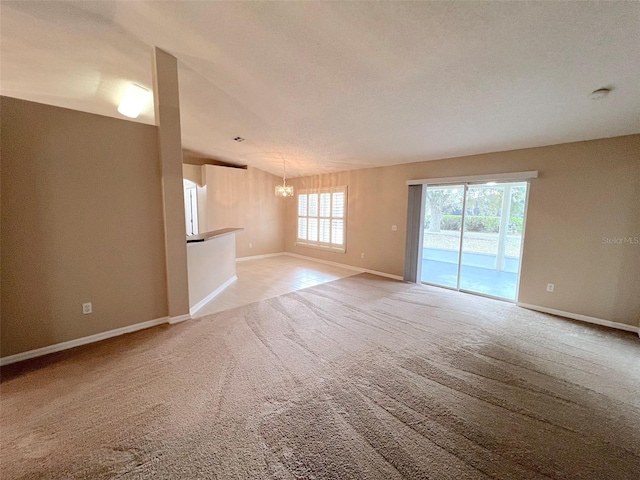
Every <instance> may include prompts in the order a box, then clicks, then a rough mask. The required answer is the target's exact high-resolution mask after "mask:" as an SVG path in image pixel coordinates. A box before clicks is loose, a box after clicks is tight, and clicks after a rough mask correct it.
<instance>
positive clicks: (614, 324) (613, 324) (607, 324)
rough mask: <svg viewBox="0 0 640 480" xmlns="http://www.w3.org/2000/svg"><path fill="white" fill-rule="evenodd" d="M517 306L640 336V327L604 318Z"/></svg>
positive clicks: (534, 306)
mask: <svg viewBox="0 0 640 480" xmlns="http://www.w3.org/2000/svg"><path fill="white" fill-rule="evenodd" d="M516 305H517V306H519V307H522V308H527V309H529V310H537V311H538V312H543V313H550V314H551V315H558V316H560V317H567V318H572V319H573V320H580V321H581V322H587V323H594V324H596V325H602V326H603V327H611V328H616V329H618V330H625V331H627V332H637V333H638V334H639V335H640V327H634V326H633V325H627V324H626V323H619V322H612V321H610V320H604V319H602V318H596V317H589V316H587V315H580V314H579V313H571V312H563V311H562V310H555V309H553V308H547V307H539V306H537V305H530V304H528V303H522V302H518V303H516Z"/></svg>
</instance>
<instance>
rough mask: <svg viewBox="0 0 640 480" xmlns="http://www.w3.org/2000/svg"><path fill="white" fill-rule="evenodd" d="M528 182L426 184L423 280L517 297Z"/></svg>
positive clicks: (462, 289) (446, 285) (500, 296)
mask: <svg viewBox="0 0 640 480" xmlns="http://www.w3.org/2000/svg"><path fill="white" fill-rule="evenodd" d="M527 187H528V183H527V182H508V183H507V182H504V183H496V182H488V183H482V184H470V183H464V184H457V185H437V186H435V185H434V186H429V185H427V186H426V188H425V198H424V202H425V209H424V212H425V217H424V222H423V248H422V269H421V271H422V274H421V281H422V282H423V283H428V284H431V285H437V286H441V287H447V288H453V289H456V290H460V291H465V292H471V293H478V294H482V295H486V296H490V297H496V298H500V299H505V300H511V301H515V300H516V298H517V295H518V282H519V277H520V259H521V253H522V239H523V234H524V222H525V211H526V201H527Z"/></svg>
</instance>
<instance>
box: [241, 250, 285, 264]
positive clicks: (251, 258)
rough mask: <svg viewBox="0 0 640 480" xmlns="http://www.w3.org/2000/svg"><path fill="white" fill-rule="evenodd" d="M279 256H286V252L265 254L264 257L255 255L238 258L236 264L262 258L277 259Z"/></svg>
mask: <svg viewBox="0 0 640 480" xmlns="http://www.w3.org/2000/svg"><path fill="white" fill-rule="evenodd" d="M279 255H284V252H277V253H265V254H264V255H253V256H251V257H238V258H236V262H246V261H247V260H259V259H261V258H269V257H277V256H279Z"/></svg>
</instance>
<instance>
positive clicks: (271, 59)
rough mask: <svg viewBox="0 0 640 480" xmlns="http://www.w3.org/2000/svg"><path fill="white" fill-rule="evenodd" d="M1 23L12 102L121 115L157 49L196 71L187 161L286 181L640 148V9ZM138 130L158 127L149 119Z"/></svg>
mask: <svg viewBox="0 0 640 480" xmlns="http://www.w3.org/2000/svg"><path fill="white" fill-rule="evenodd" d="M0 13H1V29H0V39H1V42H2V43H1V55H2V56H1V57H0V61H1V64H0V66H1V72H0V93H1V94H2V95H8V96H13V97H18V98H24V99H28V100H33V101H37V102H42V103H48V104H52V105H58V106H63V107H69V108H75V109H78V110H83V111H88V112H93V113H98V114H102V115H109V116H113V117H120V115H119V114H118V112H117V111H116V107H117V104H118V103H119V100H120V96H121V95H122V92H123V88H124V87H125V86H126V85H127V84H128V83H129V82H136V83H140V84H142V85H145V86H147V87H149V88H151V86H152V75H151V50H152V47H153V46H154V45H155V46H158V47H160V48H163V49H165V50H167V51H168V52H170V53H172V54H173V55H175V56H176V57H177V58H178V59H179V61H180V81H181V86H180V95H181V114H182V129H183V131H182V135H183V144H184V147H185V148H188V149H191V150H195V151H199V152H202V153H206V154H208V155H211V156H213V157H215V158H217V159H219V160H223V161H230V162H235V163H242V164H249V165H252V166H254V167H257V168H261V169H263V170H267V171H270V172H272V173H275V174H281V172H282V170H281V168H282V157H283V156H284V157H285V158H286V159H287V171H288V174H289V175H290V176H300V175H308V174H314V173H320V172H333V171H339V170H347V169H354V168H363V167H370V166H380V165H392V164H399V163H408V162H416V161H423V160H432V159H439V158H447V157H456V156H462V155H470V154H476V153H484V152H493V151H501V150H511V149H516V148H524V147H533V146H540V145H550V144H557V143H564V142H572V141H579V140H587V139H593V138H602V137H611V136H618V135H626V134H632V133H639V132H640V3H638V2H531V3H530V2H509V3H507V2H462V1H451V2H433V3H432V2H407V3H403V2H376V3H373V2H342V3H340V2H228V3H225V2H134V1H122V2H113V1H102V2H88V1H83V2H44V1H40V2H8V1H3V2H2V4H1V12H0ZM603 86H609V87H613V92H612V93H611V94H610V95H609V96H608V97H607V98H605V99H603V100H599V101H593V100H590V99H589V93H590V92H591V91H592V90H595V89H597V88H600V87H603ZM139 121H142V122H145V123H153V121H154V120H153V108H152V106H151V105H150V106H149V108H148V110H147V112H145V114H143V115H142V116H141V117H140V118H139ZM236 136H241V137H244V138H246V141H245V142H243V143H237V142H234V141H233V138H234V137H236Z"/></svg>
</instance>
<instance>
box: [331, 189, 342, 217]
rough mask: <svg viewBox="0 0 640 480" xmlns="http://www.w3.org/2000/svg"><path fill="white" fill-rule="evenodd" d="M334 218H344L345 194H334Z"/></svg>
mask: <svg viewBox="0 0 640 480" xmlns="http://www.w3.org/2000/svg"><path fill="white" fill-rule="evenodd" d="M331 216H332V217H336V218H343V217H344V192H335V193H334V194H333V212H332V215H331Z"/></svg>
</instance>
